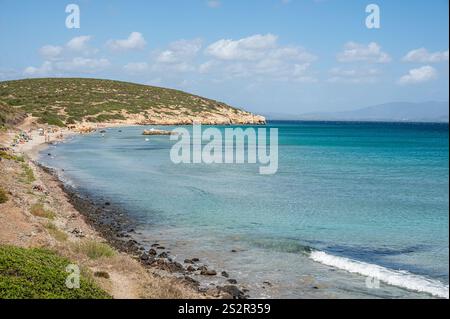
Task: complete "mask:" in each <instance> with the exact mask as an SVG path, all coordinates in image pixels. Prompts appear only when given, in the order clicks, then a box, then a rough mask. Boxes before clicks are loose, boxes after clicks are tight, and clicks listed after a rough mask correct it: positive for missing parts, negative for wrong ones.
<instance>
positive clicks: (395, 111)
mask: <svg viewBox="0 0 450 319" xmlns="http://www.w3.org/2000/svg"><path fill="white" fill-rule="evenodd" d="M299 118H300V119H302V120H330V121H395V122H397V121H398V122H448V121H449V110H448V102H423V103H408V102H394V103H386V104H380V105H374V106H370V107H365V108H361V109H357V110H354V111H347V112H335V113H310V114H304V115H302V116H300V117H299Z"/></svg>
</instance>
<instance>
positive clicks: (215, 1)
mask: <svg viewBox="0 0 450 319" xmlns="http://www.w3.org/2000/svg"><path fill="white" fill-rule="evenodd" d="M206 5H207V6H208V7H210V8H213V9H216V8H219V7H220V6H221V5H222V3H221V2H220V1H219V0H208V1H206Z"/></svg>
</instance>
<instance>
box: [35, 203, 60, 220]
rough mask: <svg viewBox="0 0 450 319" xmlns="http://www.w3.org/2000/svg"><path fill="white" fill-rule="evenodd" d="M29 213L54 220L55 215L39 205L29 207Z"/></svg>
mask: <svg viewBox="0 0 450 319" xmlns="http://www.w3.org/2000/svg"><path fill="white" fill-rule="evenodd" d="M30 213H31V214H32V215H33V216H36V217H42V218H47V219H54V218H55V213H54V212H52V211H51V210H48V209H45V207H44V205H42V204H40V203H38V204H34V205H33V206H31V208H30Z"/></svg>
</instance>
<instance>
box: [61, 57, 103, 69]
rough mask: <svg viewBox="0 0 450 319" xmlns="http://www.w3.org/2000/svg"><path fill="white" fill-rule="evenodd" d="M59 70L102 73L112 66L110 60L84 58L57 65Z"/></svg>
mask: <svg viewBox="0 0 450 319" xmlns="http://www.w3.org/2000/svg"><path fill="white" fill-rule="evenodd" d="M55 66H56V68H57V69H58V70H61V71H71V72H72V71H74V72H82V73H84V72H87V73H90V72H94V71H100V70H103V69H105V68H107V67H109V66H110V62H109V60H108V59H105V58H101V59H90V58H83V57H76V58H73V59H71V60H68V61H62V62H57V63H55Z"/></svg>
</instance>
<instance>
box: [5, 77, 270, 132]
mask: <svg viewBox="0 0 450 319" xmlns="http://www.w3.org/2000/svg"><path fill="white" fill-rule="evenodd" d="M1 105H3V106H1ZM0 107H2V108H3V107H4V108H5V110H6V108H8V110H9V111H11V110H12V111H14V112H17V113H25V114H29V115H32V116H33V117H36V118H38V120H39V122H41V123H48V124H52V125H58V126H65V125H69V124H82V123H83V124H86V123H123V124H191V123H193V122H198V123H202V124H264V123H265V119H264V117H262V116H258V115H254V114H251V113H249V112H246V111H243V110H240V109H237V108H234V107H231V106H229V105H227V104H225V103H222V102H218V101H214V100H210V99H207V98H203V97H200V96H196V95H192V94H188V93H185V92H182V91H177V90H172V89H165V88H159V87H153V86H147V85H140V84H133V83H126V82H118V81H111V80H97V79H81V78H46V79H26V80H17V81H5V82H0ZM1 112H3V111H2V110H1V109H0V116H1V114H2V113H1ZM5 113H6V111H5ZM0 121H2V119H1V118H0Z"/></svg>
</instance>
